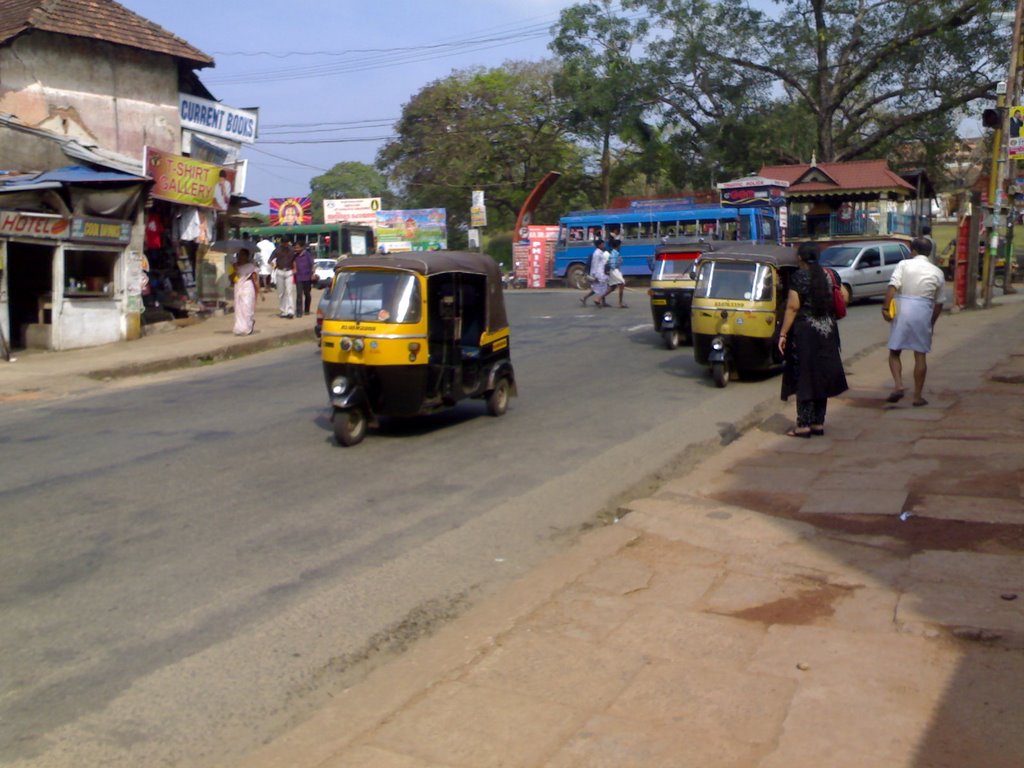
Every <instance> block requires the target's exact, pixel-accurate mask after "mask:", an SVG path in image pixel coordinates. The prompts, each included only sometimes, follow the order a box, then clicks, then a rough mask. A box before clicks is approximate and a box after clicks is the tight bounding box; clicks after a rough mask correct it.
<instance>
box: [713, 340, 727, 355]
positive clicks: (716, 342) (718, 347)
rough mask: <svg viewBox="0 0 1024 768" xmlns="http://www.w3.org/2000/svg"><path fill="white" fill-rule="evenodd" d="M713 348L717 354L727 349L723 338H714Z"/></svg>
mask: <svg viewBox="0 0 1024 768" xmlns="http://www.w3.org/2000/svg"><path fill="white" fill-rule="evenodd" d="M711 348H712V349H713V350H715V352H721V351H722V350H723V349H725V342H724V341H722V339H721V338H714V339H712V340H711Z"/></svg>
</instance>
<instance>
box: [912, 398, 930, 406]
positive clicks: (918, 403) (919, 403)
mask: <svg viewBox="0 0 1024 768" xmlns="http://www.w3.org/2000/svg"><path fill="white" fill-rule="evenodd" d="M922 405H928V401H927V400H925V399H924V398H923V397H919V398H917V400H915V401H914V407H915V408H920V407H921V406H922Z"/></svg>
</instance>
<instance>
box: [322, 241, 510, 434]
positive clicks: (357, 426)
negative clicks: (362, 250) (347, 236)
mask: <svg viewBox="0 0 1024 768" xmlns="http://www.w3.org/2000/svg"><path fill="white" fill-rule="evenodd" d="M329 290H330V295H329V297H328V299H327V301H326V304H325V306H324V323H323V329H322V332H321V357H322V360H323V369H324V381H325V383H326V384H327V391H328V394H329V397H330V402H331V407H332V409H333V412H332V415H331V420H332V422H333V424H334V435H335V437H336V438H337V440H338V442H339V443H341V444H342V445H346V446H349V445H355V444H356V443H359V442H360V441H361V440H362V439H363V438H364V437H365V435H366V430H367V429H368V428H374V427H377V426H379V418H380V417H382V416H387V417H390V416H396V417H407V416H418V415H421V414H429V413H433V412H435V411H438V410H441V409H443V408H448V407H451V406H454V405H455V404H456V403H458V402H459V401H460V400H463V399H466V398H480V399H483V400H485V401H486V403H487V410H488V411H489V412H490V413H491V414H492V415H493V416H501V415H502V414H504V413H505V411H506V410H507V409H508V404H509V398H510V397H511V396H513V395H515V394H517V391H516V381H515V373H514V372H513V370H512V361H511V356H510V350H509V328H508V321H507V320H506V316H505V304H504V298H503V296H502V288H501V269H500V268H499V267H498V264H497V263H496V262H495V261H494V260H493V259H491V258H490V257H489V256H484V255H482V254H476V253H461V252H457V251H431V252H422V253H420V252H415V253H402V254H394V255H380V256H365V257H350V258H348V259H345V260H344V261H342V262H340V264H339V266H338V269H337V273H336V275H335V278H334V283H333V285H332V286H331V288H330V289H329Z"/></svg>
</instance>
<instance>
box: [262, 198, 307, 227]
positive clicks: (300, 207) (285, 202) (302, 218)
mask: <svg viewBox="0 0 1024 768" xmlns="http://www.w3.org/2000/svg"><path fill="white" fill-rule="evenodd" d="M312 223H313V200H312V198H310V197H272V198H270V226H272V227H294V226H298V225H299V224H312Z"/></svg>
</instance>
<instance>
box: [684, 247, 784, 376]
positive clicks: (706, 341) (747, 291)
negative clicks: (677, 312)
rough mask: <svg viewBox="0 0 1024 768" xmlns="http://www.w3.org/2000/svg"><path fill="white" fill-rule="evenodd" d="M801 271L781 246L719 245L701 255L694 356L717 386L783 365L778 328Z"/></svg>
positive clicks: (694, 312)
mask: <svg viewBox="0 0 1024 768" xmlns="http://www.w3.org/2000/svg"><path fill="white" fill-rule="evenodd" d="M797 266H798V260H797V255H796V249H794V248H789V247H786V246H782V245H771V244H762V243H743V242H728V243H715V244H713V245H709V247H708V249H707V250H706V251H705V252H704V253H703V254H701V257H700V262H699V264H698V266H697V284H696V287H695V288H694V293H693V304H692V306H691V323H692V327H693V355H694V358H695V359H696V361H697V362H698V363H699V364H701V365H706V366H710V368H711V376H712V378H713V379H714V382H715V386H717V387H724V386H725V385H726V384H728V383H729V378H730V377H731V376H732V375H734V374H735V375H738V376H740V377H742V376H743V374H745V373H752V372H755V371H765V370H770V369H771V368H773V367H776V366H778V365H779V364H780V363H781V362H782V356H781V355H780V354H779V347H778V340H779V328H780V327H781V325H782V316H783V313H784V311H785V309H786V299H787V297H788V294H789V279H790V276H791V275H792V273H793V271H794V270H795V269H796V268H797Z"/></svg>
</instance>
